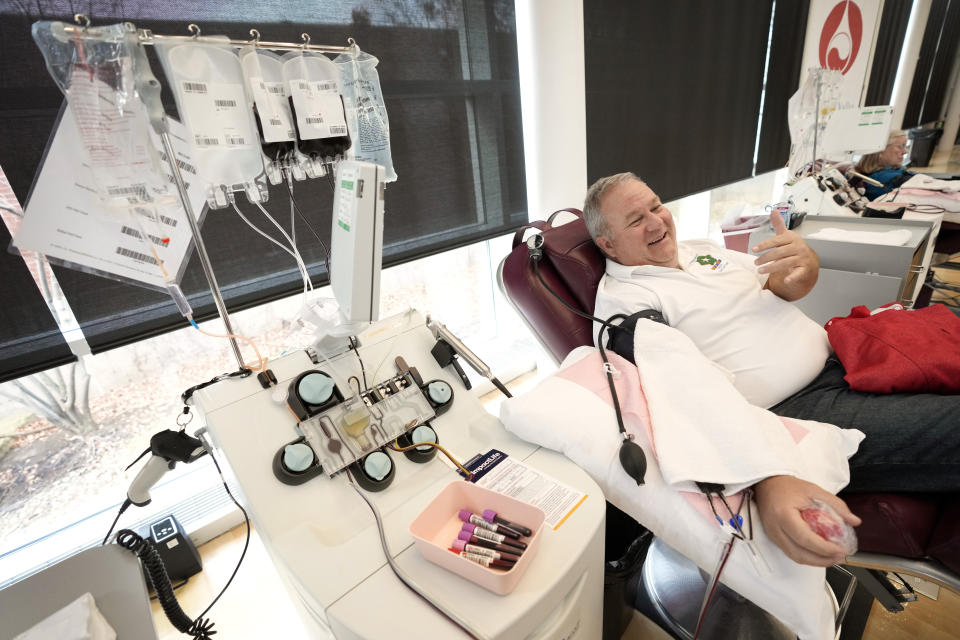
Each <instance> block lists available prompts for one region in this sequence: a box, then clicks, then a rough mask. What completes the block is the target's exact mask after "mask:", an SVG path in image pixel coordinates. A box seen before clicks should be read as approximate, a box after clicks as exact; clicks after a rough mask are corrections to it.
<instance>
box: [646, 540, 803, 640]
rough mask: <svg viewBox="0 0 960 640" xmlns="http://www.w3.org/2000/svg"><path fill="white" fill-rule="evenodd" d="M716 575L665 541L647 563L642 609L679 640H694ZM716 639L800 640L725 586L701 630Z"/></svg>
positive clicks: (652, 547)
mask: <svg viewBox="0 0 960 640" xmlns="http://www.w3.org/2000/svg"><path fill="white" fill-rule="evenodd" d="M708 580H710V576H704V574H703V572H702V571H700V568H699V567H697V565H695V564H694V563H693V562H691V561H690V560H689V559H687V558H686V557H684V556H682V555H680V554H679V553H677V552H676V551H674V550H673V549H672V548H670V547H669V546H668V545H667V544H666V543H664V542H663V541H661V540H660V539H655V540H654V541H653V543H652V544H651V545H650V550H649V551H648V552H647V559H646V561H645V562H644V564H643V571H642V578H641V584H640V588H639V589H638V593H637V603H636V607H637V609H638V610H639V611H640V612H641V613H643V614H644V615H646V616H647V617H649V618H650V619H651V620H653V621H654V622H656V623H657V624H659V625H660V626H661V627H662V628H663V629H664V630H665V631H667V632H668V633H670V635H672V636H673V637H674V638H679V639H681V640H691V639H692V638H693V633H694V631H695V630H696V626H697V618H698V616H699V614H700V606H701V604H702V603H703V596H704V593H705V592H706V589H707V581H708ZM700 637H702V638H711V639H716V640H742V639H746V640H794V639H795V638H796V635H795V634H794V633H793V632H791V631H790V630H789V629H788V628H787V627H785V626H784V625H783V624H781V623H780V622H779V621H778V620H777V619H776V618H774V617H773V616H771V615H770V614H769V613H767V612H766V611H764V610H763V609H761V608H760V607H758V606H757V605H755V604H753V603H752V602H750V601H749V600H747V599H745V598H743V597H742V596H741V595H739V594H738V593H737V592H735V591H733V590H732V589H730V588H728V587H726V586H724V585H723V584H722V583H721V584H720V586H719V587H718V588H717V590H716V592H715V593H714V597H713V602H711V604H710V608H709V610H708V612H707V616H706V618H705V619H704V622H703V628H702V629H701V630H700Z"/></svg>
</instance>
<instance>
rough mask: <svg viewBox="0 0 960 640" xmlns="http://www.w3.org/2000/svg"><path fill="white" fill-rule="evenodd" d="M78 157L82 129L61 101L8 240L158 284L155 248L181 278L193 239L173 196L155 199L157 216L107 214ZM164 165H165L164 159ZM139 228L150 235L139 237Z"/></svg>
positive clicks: (182, 143) (177, 141)
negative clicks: (143, 220)
mask: <svg viewBox="0 0 960 640" xmlns="http://www.w3.org/2000/svg"><path fill="white" fill-rule="evenodd" d="M168 121H169V123H170V140H171V143H172V144H173V148H174V150H175V151H176V154H177V164H178V165H179V167H180V171H181V174H182V176H183V179H184V182H185V183H186V184H187V191H188V194H189V197H190V202H191V204H192V206H193V210H194V213H195V214H196V215H198V216H199V215H200V212H201V211H202V210H203V207H204V206H205V202H206V193H205V189H204V186H203V185H202V184H201V181H200V180H198V179H197V173H196V168H195V167H194V165H193V163H192V161H191V159H190V156H189V149H190V146H189V143H188V142H187V140H186V130H185V128H184V127H183V125H182V124H180V123H179V122H177V121H175V120H170V119H168ZM150 136H151V138H153V140H154V143H155V144H156V148H158V149H159V148H162V145H161V144H160V141H159V138H158V137H156V136H155V135H154V134H153V131H150ZM82 157H83V152H82V147H81V143H80V135H79V133H78V131H77V126H76V123H75V120H74V117H73V115H72V114H71V112H70V107H67V108H66V109H65V110H64V112H63V116H62V117H61V118H60V122H59V125H58V127H57V130H56V132H55V134H54V138H53V141H52V142H51V143H50V148H49V149H48V150H47V155H46V158H45V159H44V163H43V166H42V168H41V169H40V175H39V177H38V178H37V181H36V184H35V185H34V188H33V192H32V193H31V195H30V198H29V200H28V202H27V205H26V207H25V212H24V217H23V223H22V224H21V226H20V231H19V232H18V233H17V235H16V237H15V238H14V246H16V247H17V248H19V249H28V250H30V251H37V252H39V253H42V254H45V255H46V256H47V257H48V258H50V259H54V260H59V261H62V262H64V263H66V264H68V265H70V266H77V267H78V268H79V269H80V270H83V271H88V272H94V273H97V272H99V273H100V274H102V275H109V276H115V277H119V278H120V279H124V280H134V281H137V282H140V283H143V284H146V285H150V286H153V287H159V288H163V287H164V286H165V282H164V278H163V273H162V271H161V269H160V268H159V266H158V265H157V261H156V258H155V257H154V252H156V256H157V257H159V258H160V260H161V261H162V263H163V267H164V269H165V270H166V271H167V273H169V274H170V275H171V276H172V277H173V279H174V280H176V281H179V280H180V278H181V277H182V275H183V271H184V268H185V266H186V261H187V258H188V257H189V250H190V248H191V247H192V246H193V244H192V236H191V234H190V226H189V224H188V223H187V219H186V213H185V212H184V210H183V207H182V206H181V204H180V201H179V198H176V199H174V201H167V202H161V203H158V204H156V220H154V221H151V222H150V224H149V225H135V224H131V219H132V218H133V216H111V215H110V214H109V213H108V212H107V210H106V207H105V205H104V203H103V202H102V200H101V199H100V197H99V196H98V195H97V189H96V187H95V186H94V185H95V183H94V178H93V174H92V171H91V169H90V167H89V166H88V165H87V164H85V163H84V162H83V161H82V160H81V158H82ZM163 159H164V161H165V160H166V158H165V157H164V158H163ZM163 168H164V169H165V170H168V168H167V167H166V163H165V162H164V165H163ZM168 177H170V178H171V179H172V177H171V176H169V175H165V176H164V179H166V178H168ZM143 232H145V233H146V234H147V235H148V236H149V239H148V240H145V239H144V238H143ZM148 241H149V243H150V244H149V245H148V244H147V242H148Z"/></svg>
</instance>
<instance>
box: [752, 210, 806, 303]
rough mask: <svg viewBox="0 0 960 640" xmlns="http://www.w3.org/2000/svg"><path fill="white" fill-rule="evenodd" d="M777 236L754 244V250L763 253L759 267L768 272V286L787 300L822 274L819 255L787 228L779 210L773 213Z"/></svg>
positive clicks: (799, 295) (798, 296)
mask: <svg viewBox="0 0 960 640" xmlns="http://www.w3.org/2000/svg"><path fill="white" fill-rule="evenodd" d="M770 223H771V224H772V225H773V230H774V232H775V233H776V235H775V236H773V237H772V238H769V239H767V240H764V241H763V242H761V243H760V244H758V245H756V246H754V247H753V248H752V249H751V251H753V253H761V252H763V253H762V255H760V256H759V257H758V258H757V260H756V265H757V267H758V268H757V271H758V272H760V273H766V274H769V277H768V279H767V284H766V285H765V288H766V289H769V290H770V291H772V292H773V293H775V294H776V295H777V296H779V297H781V298H783V299H784V300H786V301H788V302H792V301H793V300H799V299H800V298H802V297H803V296H805V295H807V294H808V293H810V291H811V289H813V285H815V284H817V277H818V276H819V274H820V258H818V257H817V252H816V251H814V250H813V249H811V248H810V247H809V245H807V243H806V241H805V240H804V239H803V238H801V237H800V235H799V234H797V233H794V232H793V231H788V230H787V225H786V224H784V222H783V218H782V217H781V216H780V214H779V213H777V212H773V213H771V214H770Z"/></svg>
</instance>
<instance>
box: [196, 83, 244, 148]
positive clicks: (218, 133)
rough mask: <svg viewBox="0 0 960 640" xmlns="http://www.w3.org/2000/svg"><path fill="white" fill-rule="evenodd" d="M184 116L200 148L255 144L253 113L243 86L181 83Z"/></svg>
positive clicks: (234, 84) (235, 84)
mask: <svg viewBox="0 0 960 640" xmlns="http://www.w3.org/2000/svg"><path fill="white" fill-rule="evenodd" d="M180 89H181V91H180V99H181V106H182V107H183V110H184V111H185V112H186V113H184V114H182V115H183V116H184V119H185V120H186V122H187V124H188V125H189V127H190V130H191V132H192V134H193V144H194V145H195V146H196V147H197V148H199V149H218V148H234V147H241V146H245V145H250V144H253V142H254V140H255V139H254V137H253V136H252V135H251V133H252V132H251V130H250V129H251V127H250V125H251V118H250V116H251V114H250V113H249V111H248V110H247V101H246V97H245V95H244V92H243V85H241V84H237V83H227V82H199V81H194V80H190V81H188V80H184V81H182V82H181V83H180Z"/></svg>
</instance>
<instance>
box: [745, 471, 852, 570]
mask: <svg viewBox="0 0 960 640" xmlns="http://www.w3.org/2000/svg"><path fill="white" fill-rule="evenodd" d="M754 490H755V491H756V499H757V508H758V510H759V512H760V521H761V522H762V523H763V529H764V531H766V532H767V536H768V537H769V538H770V539H771V540H772V541H773V542H774V544H776V545H777V546H778V547H780V549H782V550H783V552H784V553H785V554H787V556H788V557H789V558H790V559H791V560H793V561H794V562H799V563H800V564H809V565H813V566H817V567H829V566H830V565H832V564H837V563H842V562H843V561H844V553H843V549H842V548H841V547H840V545H838V544H836V543H833V542H828V541H827V540H825V539H823V538H821V537H820V536H819V535H817V534H816V533H814V532H813V530H812V529H811V528H810V526H809V525H808V524H807V523H806V522H805V521H804V520H803V518H802V517H801V515H800V511H801V510H802V509H804V508H806V507H809V506H810V504H811V503H812V502H813V500H814V499H816V500H820V501H821V502H823V503H825V504H827V505H829V506H830V507H832V508H833V510H834V511H836V512H837V513H838V514H839V515H840V517H841V518H843V520H844V522H846V523H847V524H849V525H851V526H854V527H855V526H857V525H859V524H860V518H858V517H857V516H855V515H853V513H852V512H851V511H850V509H848V508H847V505H846V503H845V502H844V501H843V500H841V499H840V498H838V497H836V496H835V495H833V494H832V493H830V492H828V491H824V490H823V489H821V488H820V487H818V486H817V485H815V484H813V483H810V482H807V481H805V480H800V479H799V478H794V477H793V476H772V477H770V478H767V479H766V480H762V481H760V482H758V483H757V484H756V485H755V487H754Z"/></svg>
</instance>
